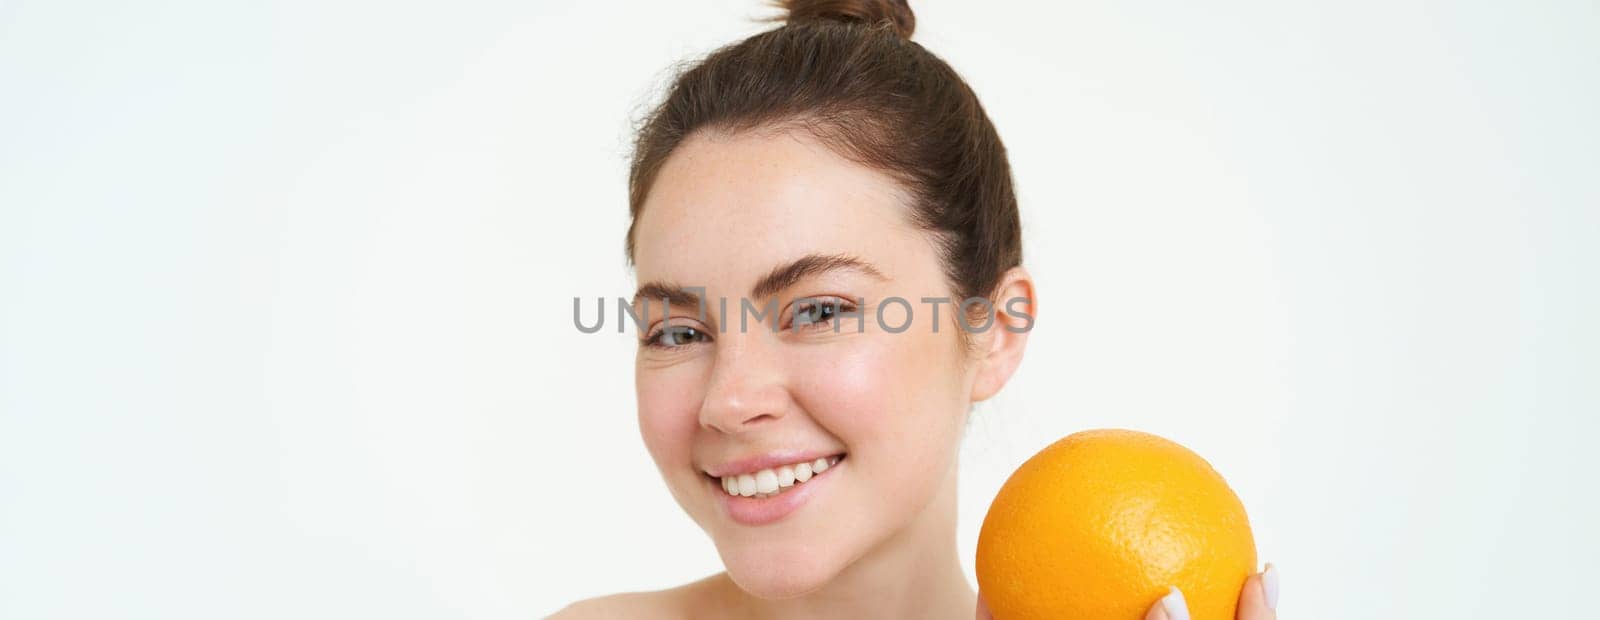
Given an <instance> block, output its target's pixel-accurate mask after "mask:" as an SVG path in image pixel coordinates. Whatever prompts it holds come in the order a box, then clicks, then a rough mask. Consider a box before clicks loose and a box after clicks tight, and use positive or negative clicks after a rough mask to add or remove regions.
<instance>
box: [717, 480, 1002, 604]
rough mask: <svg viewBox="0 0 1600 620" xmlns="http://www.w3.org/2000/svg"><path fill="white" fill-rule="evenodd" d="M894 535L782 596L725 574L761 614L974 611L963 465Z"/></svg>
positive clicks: (735, 591) (727, 582) (737, 593)
mask: <svg viewBox="0 0 1600 620" xmlns="http://www.w3.org/2000/svg"><path fill="white" fill-rule="evenodd" d="M940 489H941V490H940V491H939V493H938V494H937V495H936V496H935V497H934V498H933V500H932V501H931V502H930V503H929V505H928V506H927V508H925V509H924V510H923V511H922V513H921V514H920V515H919V516H918V517H917V519H916V520H915V521H913V522H912V523H911V524H910V525H909V526H908V527H906V528H905V529H904V530H901V531H900V532H899V533H898V534H896V535H895V536H894V537H893V538H890V539H889V540H886V541H884V542H883V543H882V544H881V545H879V546H878V547H876V548H874V549H873V550H872V551H869V552H868V553H867V554H866V555H865V556H862V557H861V559H859V560H857V561H855V562H853V563H851V564H850V566H848V567H846V568H845V569H844V570H843V571H841V572H840V573H839V575H838V576H837V577H835V578H834V579H833V580H832V581H829V582H828V584H827V585H825V586H823V587H822V588H820V589H818V590H816V591H813V592H810V593H808V594H805V595H802V596H798V597H794V598H789V599H781V600H762V599H757V598H754V597H751V596H749V595H748V594H745V593H744V592H743V591H741V590H739V589H738V586H735V585H734V584H733V582H732V581H730V580H727V579H726V576H724V577H723V579H722V581H724V582H725V585H726V586H727V587H728V588H730V589H731V590H732V592H731V594H734V595H735V596H737V597H738V598H739V599H742V602H743V603H744V604H743V605H740V607H743V608H744V609H745V610H747V611H749V612H750V614H749V615H750V616H754V617H761V618H817V617H843V618H855V617H878V618H963V619H965V618H971V617H972V613H973V609H974V608H975V606H976V604H977V595H976V594H975V593H973V591H972V586H971V584H969V583H967V578H966V574H965V573H963V572H962V570H961V558H960V554H959V552H958V551H957V549H956V471H955V468H954V467H951V468H950V472H949V474H948V475H947V479H946V480H945V481H944V483H942V484H941V485H940Z"/></svg>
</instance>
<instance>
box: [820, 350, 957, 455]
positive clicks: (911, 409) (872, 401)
mask: <svg viewBox="0 0 1600 620" xmlns="http://www.w3.org/2000/svg"><path fill="white" fill-rule="evenodd" d="M910 338H911V336H909V335H907V334H875V335H868V336H865V337H863V338H861V339H859V340H858V341H856V342H852V343H850V345H849V346H841V347H819V348H817V349H815V350H813V351H808V352H806V353H805V354H804V355H803V356H801V357H802V359H797V360H795V361H799V362H801V363H800V364H798V365H796V366H795V367H794V368H796V370H795V371H794V374H793V375H791V376H792V378H793V379H794V385H795V386H796V390H795V391H796V395H795V396H796V398H797V399H799V400H800V403H801V406H802V407H803V408H804V409H805V410H806V411H807V412H808V413H810V414H811V415H812V416H813V417H814V418H815V419H816V421H817V423H818V424H820V425H822V426H823V428H824V429H825V430H827V431H829V432H830V433H832V434H834V435H835V436H837V437H838V438H839V439H840V440H841V441H843V442H845V443H846V444H847V445H852V447H862V446H859V445H855V444H861V443H865V442H874V441H879V440H882V439H885V438H894V437H901V436H904V435H905V434H906V433H907V432H908V430H909V429H910V428H912V427H915V426H918V425H921V424H924V423H925V420H924V419H923V418H924V414H925V412H923V411H921V410H922V409H923V403H922V400H925V399H926V398H927V396H928V394H929V391H928V390H927V388H928V384H927V382H928V381H931V380H936V377H935V376H934V375H933V374H932V373H931V365H930V362H929V360H928V359H927V357H928V355H929V351H927V350H926V348H925V347H923V346H919V343H914V342H911V341H910Z"/></svg>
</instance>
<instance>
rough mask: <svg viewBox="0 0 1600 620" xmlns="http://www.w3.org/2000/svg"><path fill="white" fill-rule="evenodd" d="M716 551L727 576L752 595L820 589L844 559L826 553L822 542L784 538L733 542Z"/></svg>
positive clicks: (786, 594) (775, 596)
mask: <svg viewBox="0 0 1600 620" xmlns="http://www.w3.org/2000/svg"><path fill="white" fill-rule="evenodd" d="M728 546H729V547H731V548H727V549H723V547H722V546H720V545H719V547H718V551H719V552H720V555H721V556H722V563H723V565H724V566H725V567H727V569H728V577H729V578H731V579H732V580H733V582H734V583H735V584H737V585H738V586H739V589H741V590H744V591H745V592H748V593H749V594H750V595H751V596H755V597H757V598H764V599H782V598H790V597H795V596H800V595H802V594H807V593H809V592H814V591H816V590H819V589H821V588H822V587H823V586H824V585H827V583H828V582H830V581H832V580H833V578H834V577H835V576H836V575H838V574H839V571H840V570H842V569H843V568H844V567H843V563H842V562H841V561H836V560H834V559H832V558H829V557H825V556H824V554H825V553H826V551H827V550H824V549H822V548H820V547H821V545H815V544H804V543H798V544H797V543H796V541H792V540H791V541H783V542H779V543H777V544H772V543H767V544H759V543H756V544H752V543H743V544H740V543H734V544H731V545H728Z"/></svg>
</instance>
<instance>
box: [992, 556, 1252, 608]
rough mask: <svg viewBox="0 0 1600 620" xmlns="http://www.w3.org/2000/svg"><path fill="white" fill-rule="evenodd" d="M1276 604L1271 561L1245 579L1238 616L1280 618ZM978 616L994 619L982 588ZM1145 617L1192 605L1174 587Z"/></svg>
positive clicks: (1240, 594)
mask: <svg viewBox="0 0 1600 620" xmlns="http://www.w3.org/2000/svg"><path fill="white" fill-rule="evenodd" d="M1277 607H1278V569H1277V568H1274V567H1273V566H1272V564H1271V563H1270V562H1269V563H1268V564H1267V568H1266V569H1265V570H1263V571H1261V572H1259V573H1256V574H1254V575H1251V576H1250V578H1249V579H1245V580H1244V587H1243V588H1241V589H1240V590H1239V612H1238V618H1237V620H1277V618H1278V612H1276V611H1274V610H1275V609H1276V608H1277ZM978 620H994V616H991V615H989V606H988V605H986V604H984V602H983V593H982V592H979V593H978ZM1144 620H1189V605H1188V604H1187V603H1185V602H1184V600H1183V593H1182V592H1180V591H1178V589H1177V588H1172V591H1171V592H1169V593H1168V594H1167V595H1166V596H1163V597H1161V600H1159V601H1156V604H1155V605H1153V606H1151V607H1150V611H1149V612H1146V613H1145V615H1144Z"/></svg>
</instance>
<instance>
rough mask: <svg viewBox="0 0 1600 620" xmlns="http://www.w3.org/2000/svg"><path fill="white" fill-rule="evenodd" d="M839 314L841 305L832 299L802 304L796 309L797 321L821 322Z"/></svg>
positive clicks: (795, 316) (795, 317)
mask: <svg viewBox="0 0 1600 620" xmlns="http://www.w3.org/2000/svg"><path fill="white" fill-rule="evenodd" d="M838 314H839V305H838V304H836V303H833V302H831V301H824V302H818V303H810V304H801V305H800V307H799V308H796V309H795V311H794V320H795V322H797V323H821V322H823V321H826V320H828V319H831V318H833V317H835V316H837V315H838Z"/></svg>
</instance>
